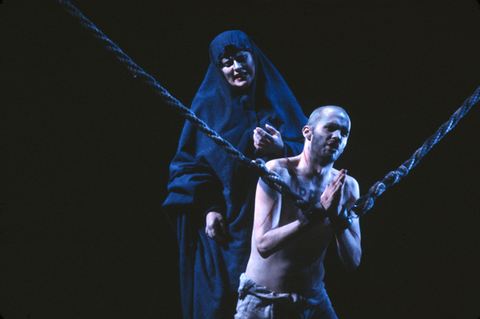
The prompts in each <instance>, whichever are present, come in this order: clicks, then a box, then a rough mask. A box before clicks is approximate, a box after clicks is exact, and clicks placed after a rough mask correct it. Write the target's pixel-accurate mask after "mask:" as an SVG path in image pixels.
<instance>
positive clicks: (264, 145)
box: [253, 124, 283, 156]
mask: <svg viewBox="0 0 480 319" xmlns="http://www.w3.org/2000/svg"><path fill="white" fill-rule="evenodd" d="M265 128H266V129H267V130H268V131H269V132H270V133H271V134H269V133H267V132H266V131H265V130H264V129H262V128H260V127H257V128H256V129H254V130H253V145H254V146H255V148H256V149H257V150H260V151H263V152H265V153H270V154H274V155H277V156H281V155H282V154H283V140H282V135H281V134H280V132H279V131H277V129H275V128H274V127H273V126H270V125H268V124H265Z"/></svg>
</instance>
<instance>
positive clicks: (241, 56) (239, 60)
mask: <svg viewBox="0 0 480 319" xmlns="http://www.w3.org/2000/svg"><path fill="white" fill-rule="evenodd" d="M235 60H237V62H245V60H246V57H245V55H239V56H238V57H237V58H236V59H235Z"/></svg>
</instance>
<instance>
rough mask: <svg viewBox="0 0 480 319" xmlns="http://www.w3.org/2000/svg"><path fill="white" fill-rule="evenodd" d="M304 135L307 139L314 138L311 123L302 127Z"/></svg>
mask: <svg viewBox="0 0 480 319" xmlns="http://www.w3.org/2000/svg"><path fill="white" fill-rule="evenodd" d="M302 133H303V137H305V138H306V139H307V140H309V141H311V140H312V128H311V127H310V126H309V125H305V126H304V127H303V129H302Z"/></svg>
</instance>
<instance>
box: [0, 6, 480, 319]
mask: <svg viewBox="0 0 480 319" xmlns="http://www.w3.org/2000/svg"><path fill="white" fill-rule="evenodd" d="M297 2H300V4H299V3H294V1H273V0H272V1H268V0H261V1H190V0H185V1H181V0H177V1H171V0H163V1H154V0H139V1H125V0H117V1H106V0H105V1H98V0H97V1H95V0H77V1H73V4H74V5H76V6H77V7H78V8H79V9H80V10H81V11H82V13H83V14H84V15H85V16H86V17H87V18H88V19H90V20H91V21H92V22H93V23H94V24H95V25H96V26H97V27H98V28H99V29H100V30H102V31H103V32H104V33H105V34H106V35H107V36H108V37H109V38H110V39H111V40H112V41H114V42H115V43H116V44H118V45H119V46H120V48H122V50H123V51H124V52H125V53H126V54H128V55H129V56H130V57H131V58H132V59H133V60H134V61H135V62H136V63H137V64H138V65H140V66H141V67H142V68H143V69H144V70H145V71H146V72H148V73H150V74H151V75H152V76H153V77H154V78H156V79H157V81H158V82H159V83H160V84H161V85H162V86H164V87H165V88H166V89H167V90H168V91H169V92H170V93H171V94H172V95H173V96H175V97H176V98H177V99H179V100H180V101H181V102H182V103H183V104H184V105H186V106H189V105H190V102H191V100H192V99H193V97H194V95H195V92H196V90H197V89H198V87H199V86H200V83H201V81H202V80H203V77H204V75H205V72H206V70H207V67H208V63H209V59H208V45H209V43H210V41H211V40H212V39H213V38H214V37H215V36H216V35H217V34H219V33H221V32H223V31H225V30H231V29H240V30H243V31H245V32H246V33H247V34H248V35H249V36H250V37H251V38H252V39H253V41H254V42H255V43H256V44H257V45H258V47H259V48H260V49H261V50H262V51H263V52H264V53H265V55H266V56H267V57H268V58H269V59H270V60H271V61H272V63H273V64H274V65H275V66H276V67H277V69H278V70H279V71H280V73H281V74H282V75H283V76H284V78H285V80H286V82H287V83H288V85H289V86H290V88H291V89H292V91H293V93H294V94H295V95H296V97H297V99H298V100H299V102H300V104H301V105H302V107H303V109H304V113H305V114H306V115H308V114H310V112H311V111H312V110H313V108H315V107H317V106H320V105H325V104H337V105H341V106H343V107H344V108H346V109H347V111H348V112H349V114H350V117H351V119H352V122H353V127H352V134H351V137H350V140H349V145H348V147H347V150H346V152H345V153H344V155H343V156H342V157H341V159H340V160H339V161H338V165H337V167H339V168H340V167H344V168H347V169H348V170H349V173H350V174H351V175H352V176H354V177H356V178H357V180H358V181H359V183H360V185H361V189H362V191H361V193H362V194H364V193H365V192H366V191H367V190H368V188H369V187H370V186H371V185H373V183H374V182H375V181H377V180H380V179H381V178H383V176H384V175H385V174H386V173H387V172H389V171H391V170H394V169H396V168H397V167H398V166H399V165H400V164H401V163H403V162H404V161H405V160H407V159H408V158H409V157H410V156H411V155H412V154H413V152H414V151H415V150H416V149H417V148H419V147H420V146H421V145H422V143H423V142H424V141H425V139H426V138H427V137H428V136H430V135H431V134H433V133H434V132H435V131H436V130H437V128H438V127H439V126H440V125H441V124H443V123H444V122H445V121H447V120H448V119H449V117H450V116H451V114H453V112H454V111H455V110H457V109H458V108H459V107H460V106H461V104H462V103H463V102H464V100H465V99H467V98H468V97H469V96H470V95H471V94H473V92H474V91H475V89H476V88H477V87H478V86H479V85H480V72H479V71H480V60H479V56H480V50H479V49H480V32H479V30H480V6H479V4H478V3H477V1H474V0H436V1H426V0H404V1H393V0H365V1H352V0H345V1H340V0H318V1H297ZM0 105H1V107H0V121H1V123H0V124H1V128H2V133H1V135H0V136H1V137H0V140H1V144H0V145H1V149H0V152H1V153H0V154H1V155H0V156H1V163H2V164H1V177H0V180H1V184H0V187H1V189H0V204H1V212H0V314H1V316H3V317H4V318H5V319H15V318H32V319H33V318H178V317H179V316H180V313H179V309H180V308H179V307H180V306H179V304H180V296H179V285H178V282H179V278H178V270H177V264H178V251H177V250H178V248H177V244H176V238H175V235H174V233H173V231H172V230H171V229H170V227H169V225H168V222H167V220H166V218H165V216H164V215H163V213H162V212H161V204H162V202H163V200H164V199H165V196H166V185H167V180H168V164H169V162H170V160H171V159H172V157H173V155H174V154H175V151H176V146H177V143H178V138H179V135H180V131H181V128H182V126H183V122H184V120H183V119H182V118H181V117H180V115H178V114H177V113H176V112H174V111H172V110H171V109H170V108H168V106H166V105H165V104H164V103H163V102H162V101H161V99H160V98H159V97H158V96H156V95H155V94H154V93H153V92H152V91H150V90H149V89H148V88H147V87H146V86H145V85H144V84H142V83H141V82H140V81H139V80H138V79H135V78H133V76H132V75H131V73H130V72H129V71H128V70H127V69H126V68H125V67H124V66H123V65H122V64H121V63H120V62H119V61H118V60H116V59H115V58H114V56H113V55H112V54H111V53H110V52H108V51H107V50H105V49H104V48H103V47H102V45H101V43H100V42H99V41H97V40H95V39H94V38H93V37H92V36H90V35H89V34H88V33H87V32H86V31H85V30H84V29H83V28H82V27H81V26H80V25H79V24H78V23H77V22H76V21H75V20H74V19H73V18H72V17H71V16H70V15H68V14H67V13H66V11H64V9H63V8H62V7H61V6H60V5H59V4H58V3H57V2H56V1H25V0H15V1H13V0H5V1H3V3H2V4H1V5H0ZM479 113H480V111H479V110H478V106H474V107H473V108H472V110H471V111H470V113H468V114H467V116H466V117H465V118H464V119H462V120H461V121H460V122H459V124H458V125H457V127H455V128H454V129H453V130H452V132H450V133H449V134H447V136H446V137H445V138H444V139H443V140H442V141H441V142H440V143H439V144H438V145H436V146H435V147H434V148H433V149H432V150H431V152H430V153H429V154H427V155H426V157H425V158H424V159H423V160H422V161H421V162H420V164H419V165H418V166H417V167H416V168H415V169H413V170H412V171H411V173H410V175H408V176H407V177H406V178H405V179H403V180H402V181H401V182H400V183H399V184H396V185H394V186H393V187H391V188H390V189H388V190H387V192H386V193H385V194H384V195H382V196H381V197H379V199H378V200H377V201H376V204H375V206H374V207H373V209H372V210H371V211H369V212H368V213H367V215H365V216H364V217H363V218H362V222H361V223H362V241H363V251H364V253H363V259H362V265H361V266H360V268H359V269H358V270H357V271H355V272H354V273H347V272H345V271H344V270H343V269H342V268H341V265H340V263H339V260H338V257H337V256H336V252H335V251H334V249H330V250H329V252H328V256H327V260H326V271H327V276H326V285H327V290H328V291H329V294H330V297H331V299H332V302H333V305H334V307H335V309H336V311H337V313H338V315H339V316H340V318H422V319H423V318H460V319H477V318H479V317H480V267H479V266H480V248H479V247H480V239H479V238H478V236H477V235H478V228H479V225H480V216H479V214H480V211H479V209H478V197H479V191H480V188H479V183H478V178H479V177H480V173H479V169H478V162H479V155H478V148H479V142H478V138H479V135H480V134H479V131H478V122H479V118H480V114H479Z"/></svg>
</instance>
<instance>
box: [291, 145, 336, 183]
mask: <svg viewBox="0 0 480 319" xmlns="http://www.w3.org/2000/svg"><path fill="white" fill-rule="evenodd" d="M332 167H333V162H330V163H322V162H321V159H315V158H312V156H310V155H309V152H308V150H307V149H304V150H303V152H302V154H300V162H299V163H298V167H297V174H299V175H300V176H305V177H308V178H313V177H317V178H318V177H320V178H321V179H324V178H325V177H327V176H329V174H330V172H331V170H332Z"/></svg>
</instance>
